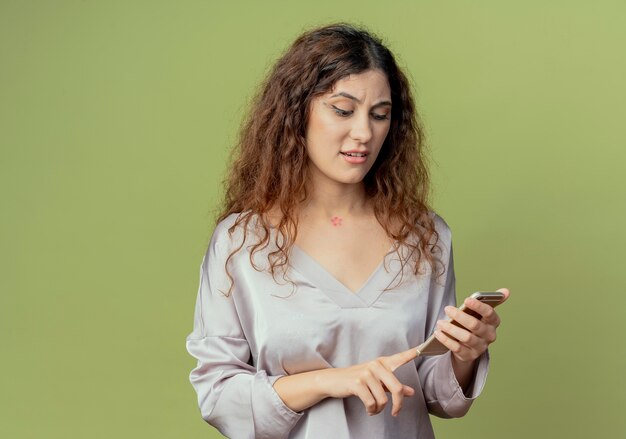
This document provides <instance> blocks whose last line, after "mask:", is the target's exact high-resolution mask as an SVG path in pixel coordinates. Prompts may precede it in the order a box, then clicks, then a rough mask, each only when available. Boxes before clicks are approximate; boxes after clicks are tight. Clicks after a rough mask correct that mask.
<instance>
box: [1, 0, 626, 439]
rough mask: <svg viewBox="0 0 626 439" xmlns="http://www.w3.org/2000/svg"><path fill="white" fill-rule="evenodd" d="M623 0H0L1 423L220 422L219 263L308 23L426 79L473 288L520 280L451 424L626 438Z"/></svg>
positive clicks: (43, 430)
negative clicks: (200, 404) (211, 344)
mask: <svg viewBox="0 0 626 439" xmlns="http://www.w3.org/2000/svg"><path fill="white" fill-rule="evenodd" d="M625 17H626V4H625V3H624V2H622V1H614V2H610V1H596V2H589V1H552V2H546V1H526V2H510V1H473V2H466V1H445V2H442V1H402V2H380V1H378V2H363V1H344V2H334V1H326V0H324V1H321V0H317V1H315V2H309V3H306V4H305V3H302V4H300V3H299V2H294V1H289V2H288V1H284V2H247V3H243V4H242V3H240V2H219V3H217V2H209V1H204V2H201V1H176V2H174V1H171V2H166V1H44V0H42V1H8V0H1V1H0V145H1V156H0V200H1V203H2V204H1V206H2V207H1V215H0V248H1V259H0V267H1V275H0V291H1V295H0V346H1V356H2V360H1V362H0V437H6V438H67V437H77V438H78V437H80V438H83V437H86V438H111V437H124V438H125V437H134V438H143V437H149V438H174V437H185V438H208V437H215V438H217V437H219V434H218V433H217V432H216V431H215V430H213V428H212V427H210V426H208V425H207V424H205V423H204V421H202V419H201V418H200V414H199V411H198V408H197V405H196V395H195V393H194V392H193V389H192V387H191V385H190V384H189V382H188V374H189V371H190V370H191V369H192V368H193V367H194V365H195V363H194V360H193V359H192V358H191V357H190V356H189V355H188V354H187V352H186V350H185V337H186V335H187V334H188V333H189V332H190V331H191V328H192V323H193V307H194V304H195V297H196V292H197V286H198V270H199V266H200V262H201V257H202V255H203V253H204V250H205V248H206V245H207V241H208V239H209V237H210V234H211V232H212V218H213V213H214V208H215V207H216V206H217V204H218V202H219V199H220V190H221V187H220V181H221V179H222V177H223V175H224V171H225V166H226V158H227V154H228V148H229V147H230V145H232V143H233V140H234V139H235V137H236V131H237V126H238V124H239V121H240V118H241V115H242V114H243V111H244V110H245V108H246V105H247V102H248V101H249V99H250V97H251V95H252V93H253V92H254V90H255V87H256V85H257V84H258V83H259V81H260V80H261V79H262V77H263V76H264V74H265V72H266V71H267V69H268V68H269V66H270V65H271V64H272V62H273V61H274V60H275V59H276V58H277V57H278V56H279V55H280V53H281V52H282V51H283V50H284V49H285V48H286V47H287V46H288V44H289V43H290V42H291V41H292V40H293V39H294V38H295V37H296V36H297V35H298V34H300V33H301V32H302V31H303V30H305V29H308V28H309V27H311V26H314V25H319V24H325V23H329V22H332V21H336V20H347V21H350V22H353V23H357V24H365V25H367V26H369V28H370V29H371V30H373V31H375V32H377V33H379V34H380V35H381V36H382V37H383V38H384V40H385V41H386V43H387V44H388V45H389V46H390V47H391V48H392V50H393V51H394V52H395V53H396V55H397V58H398V60H399V62H400V64H401V65H402V66H403V67H404V68H405V70H406V71H407V72H408V74H409V75H410V77H411V80H412V82H413V86H414V89H415V93H416V97H417V104H418V108H419V109H420V111H421V114H422V116H423V119H424V123H425V126H426V129H427V132H428V139H429V144H430V146H431V157H432V174H433V181H434V192H433V195H434V205H435V207H436V210H437V211H438V212H439V213H440V214H441V215H442V216H443V217H444V218H445V219H446V220H447V222H448V223H449V224H450V226H451V227H452V230H453V235H454V246H455V257H456V260H455V262H456V272H457V279H458V288H457V295H458V296H459V298H462V296H465V295H466V294H469V293H471V292H473V291H475V290H491V289H495V288H499V287H502V286H507V287H509V288H510V289H511V291H512V296H511V299H510V301H509V302H508V303H506V305H503V307H502V308H501V311H500V313H501V316H502V319H503V324H502V326H501V329H500V331H499V339H498V341H497V342H496V344H494V345H493V346H492V348H491V352H492V363H491V370H490V375H489V380H488V382H487V386H486V387H485V390H484V393H483V395H482V396H481V397H480V398H479V399H478V400H477V401H476V403H475V404H474V406H473V408H472V410H471V411H470V412H469V414H468V415H467V416H466V417H464V418H462V419H459V420H438V419H436V420H435V421H434V422H435V428H436V431H437V433H438V437H441V438H478V437H480V438H483V439H488V438H501V437H507V438H527V437H535V438H553V437H567V438H587V437H591V436H594V437H595V436H598V437H624V435H626V417H624V416H623V410H624V408H625V407H626V385H625V382H624V370H626V359H625V358H626V357H625V346H624V334H625V333H626V323H625V319H624V317H623V316H624V309H625V308H626V307H625V305H626V299H625V298H624V293H625V290H626V288H625V287H626V281H625V276H624V269H623V265H624V261H625V251H624V249H625V246H626V232H625V230H624V223H625V220H626V204H625V200H626V177H625V176H624V170H625V169H624V168H625V166H624V165H625V163H626V153H625V152H624V150H625V147H626V134H625V131H624V119H626V117H625V116H626V83H625V79H626V57H625V55H624V54H625V50H624V42H625V41H626V26H624V23H625V22H626V21H625Z"/></svg>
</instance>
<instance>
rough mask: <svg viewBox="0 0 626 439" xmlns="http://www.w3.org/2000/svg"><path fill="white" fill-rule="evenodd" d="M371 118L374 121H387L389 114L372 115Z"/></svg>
mask: <svg viewBox="0 0 626 439" xmlns="http://www.w3.org/2000/svg"><path fill="white" fill-rule="evenodd" d="M372 117H373V118H374V119H376V120H387V119H389V114H376V113H372Z"/></svg>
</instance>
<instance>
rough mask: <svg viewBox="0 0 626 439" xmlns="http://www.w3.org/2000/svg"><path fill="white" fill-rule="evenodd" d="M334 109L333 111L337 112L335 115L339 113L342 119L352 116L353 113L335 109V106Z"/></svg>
mask: <svg viewBox="0 0 626 439" xmlns="http://www.w3.org/2000/svg"><path fill="white" fill-rule="evenodd" d="M332 107H333V110H335V113H337V114H338V115H339V116H341V117H346V116H350V115H351V114H352V111H348V110H342V109H341V108H338V107H335V106H334V105H333V106H332Z"/></svg>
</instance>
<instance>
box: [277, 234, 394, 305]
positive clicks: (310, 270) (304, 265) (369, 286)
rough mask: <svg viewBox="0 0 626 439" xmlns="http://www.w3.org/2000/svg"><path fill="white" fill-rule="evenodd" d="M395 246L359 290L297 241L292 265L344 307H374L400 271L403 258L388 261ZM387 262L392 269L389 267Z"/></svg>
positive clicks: (292, 252) (293, 250) (291, 261)
mask: <svg viewBox="0 0 626 439" xmlns="http://www.w3.org/2000/svg"><path fill="white" fill-rule="evenodd" d="M394 249H395V244H394V245H392V246H391V248H390V249H389V250H388V251H387V253H385V256H384V257H383V259H382V260H381V261H380V263H379V264H378V266H376V268H375V269H374V271H373V272H372V273H371V274H370V275H369V277H368V278H367V279H366V280H365V282H364V283H363V285H361V286H360V287H359V289H357V290H356V291H352V290H351V289H350V288H348V287H347V286H346V285H345V284H344V283H343V282H341V281H339V280H338V279H337V278H336V277H335V276H334V275H333V274H331V273H330V271H328V270H327V269H326V267H324V266H323V265H322V264H320V263H319V262H318V261H317V259H315V258H314V257H313V256H311V255H309V254H308V253H307V252H306V251H305V250H303V249H302V248H300V246H298V245H297V244H295V243H294V244H293V245H292V248H291V254H290V256H289V261H290V265H291V266H292V267H293V268H294V269H295V270H296V271H297V272H299V273H300V274H302V275H303V276H305V277H306V278H307V280H308V281H309V283H311V284H312V285H313V286H315V287H318V288H319V289H321V290H322V291H323V292H324V293H325V294H326V295H327V296H329V297H330V298H331V299H332V300H333V301H335V302H336V303H337V304H338V305H339V306H341V307H342V308H363V307H369V306H371V305H372V304H373V303H374V302H375V301H376V300H377V299H378V297H379V296H380V294H381V293H382V292H383V291H384V290H385V288H386V287H388V286H389V285H390V284H391V283H392V282H393V281H394V280H395V278H396V277H397V276H398V275H399V274H400V270H401V264H400V262H399V260H398V259H397V258H393V259H391V260H390V261H388V259H389V256H390V255H391V254H393V253H394ZM386 265H387V266H388V268H389V269H387V268H386V267H385V266H386Z"/></svg>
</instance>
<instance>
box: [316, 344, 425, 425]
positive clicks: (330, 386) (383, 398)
mask: <svg viewBox="0 0 626 439" xmlns="http://www.w3.org/2000/svg"><path fill="white" fill-rule="evenodd" d="M416 356H417V355H416V351H415V349H409V350H407V351H404V352H399V353H397V354H394V355H390V356H386V357H378V358H376V359H375V360H372V361H368V362H366V363H361V364H357V365H355V366H350V367H342V368H333V369H323V370H320V371H318V372H319V374H318V375H317V377H316V381H317V383H318V384H319V385H320V386H321V388H322V389H323V391H324V392H325V393H327V395H328V396H330V397H333V398H346V397H349V396H357V397H358V398H360V399H361V401H362V402H363V405H364V406H365V409H366V410H367V413H368V414H369V415H375V414H378V413H380V412H381V411H382V410H383V409H384V408H385V406H386V405H387V403H388V401H389V398H388V397H387V395H386V392H389V393H391V400H392V403H393V405H392V409H391V414H392V416H397V415H398V412H400V409H401V408H402V403H403V401H404V398H405V397H407V396H413V395H414V394H415V389H413V388H412V387H409V386H406V385H404V384H402V383H401V382H400V381H399V380H398V378H397V377H396V376H395V375H394V374H393V372H394V371H395V370H396V369H397V368H398V367H400V366H402V365H403V364H405V363H408V362H409V361H411V360H413V359H415V358H416Z"/></svg>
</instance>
